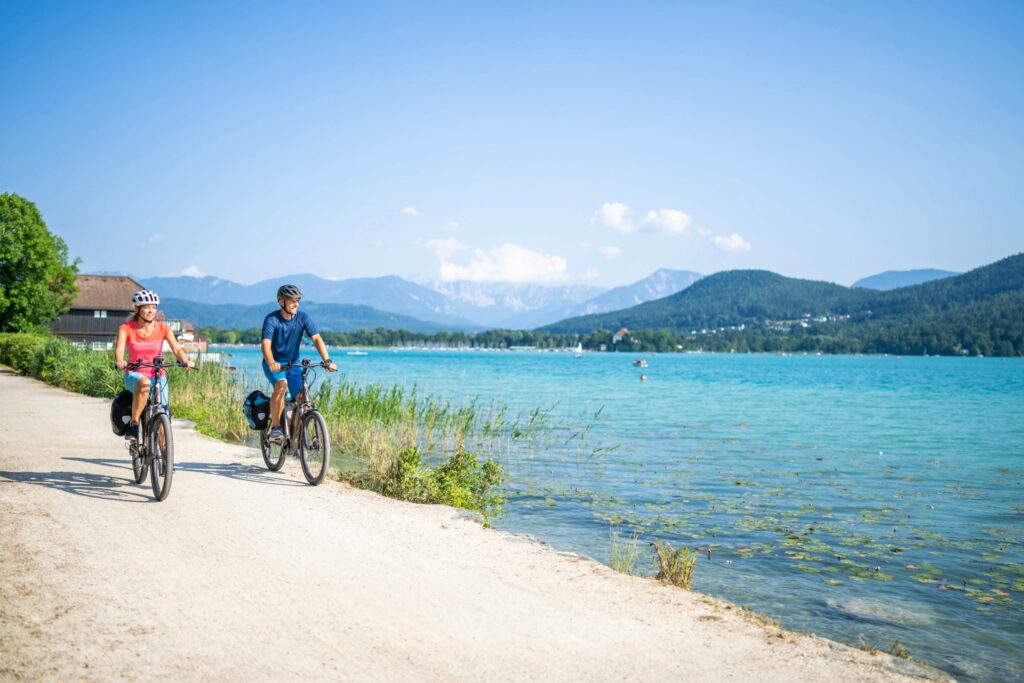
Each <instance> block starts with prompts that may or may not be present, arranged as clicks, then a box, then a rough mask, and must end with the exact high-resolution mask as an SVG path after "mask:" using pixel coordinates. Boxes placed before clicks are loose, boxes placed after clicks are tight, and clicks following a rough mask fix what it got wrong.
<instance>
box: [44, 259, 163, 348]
mask: <svg viewBox="0 0 1024 683" xmlns="http://www.w3.org/2000/svg"><path fill="white" fill-rule="evenodd" d="M75 285H76V286H77V287H78V297H77V298H76V299H75V303H73V304H71V310H69V311H68V312H67V313H64V314H62V315H61V316H60V317H59V318H57V320H55V321H54V322H53V323H52V324H51V325H50V331H51V332H53V334H55V335H57V336H58V337H64V338H65V339H68V340H69V341H71V342H72V343H74V344H75V345H76V346H81V347H85V348H90V349H92V350H94V351H105V350H107V349H112V348H114V342H115V341H116V340H117V328H118V326H119V325H120V324H121V323H123V322H124V321H125V320H126V319H127V318H128V316H129V315H131V313H132V294H134V293H135V292H137V291H139V290H140V289H145V288H144V287H143V286H142V285H141V284H139V283H138V282H136V281H135V280H133V279H132V278H130V277H126V276H123V275H77V276H75Z"/></svg>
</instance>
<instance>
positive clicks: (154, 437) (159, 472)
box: [149, 413, 174, 500]
mask: <svg viewBox="0 0 1024 683" xmlns="http://www.w3.org/2000/svg"><path fill="white" fill-rule="evenodd" d="M151 426H152V429H151V430H150V432H149V452H150V454H151V456H152V461H151V462H150V470H151V471H150V482H151V483H152V484H153V496H154V497H155V498H156V499H157V500H163V499H165V498H167V494H169V493H170V492H171V478H172V477H173V476H174V438H173V437H172V435H171V420H170V418H168V417H167V415H165V414H163V413H160V414H159V415H157V416H155V417H154V418H153V424H152V425H151Z"/></svg>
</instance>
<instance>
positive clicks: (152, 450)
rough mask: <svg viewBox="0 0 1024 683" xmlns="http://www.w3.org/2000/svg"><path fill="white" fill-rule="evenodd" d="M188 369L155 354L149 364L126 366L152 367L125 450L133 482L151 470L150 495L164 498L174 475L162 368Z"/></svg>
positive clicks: (169, 424)
mask: <svg viewBox="0 0 1024 683" xmlns="http://www.w3.org/2000/svg"><path fill="white" fill-rule="evenodd" d="M173 367H180V368H188V365H187V364H185V363H182V362H181V361H177V362H174V363H164V359H163V358H162V357H160V356H157V357H156V358H154V359H153V362H152V363H143V362H142V361H136V362H135V363H129V364H128V365H127V368H128V370H131V371H135V370H138V369H139V368H153V369H155V370H156V372H155V373H154V375H155V377H153V385H152V389H151V390H150V392H149V397H148V398H147V400H146V408H145V409H144V410H143V411H142V419H141V420H140V422H139V438H138V439H132V440H131V441H129V442H128V451H129V452H130V453H131V455H132V473H133V474H134V475H135V483H136V484H141V483H142V482H144V481H145V480H146V473H147V472H152V476H151V477H150V483H151V484H152V485H153V496H154V497H155V498H156V499H157V500H164V499H165V498H167V494H169V493H170V492H171V478H172V477H173V476H174V435H173V434H172V432H171V411H170V408H168V407H167V404H166V403H163V402H161V400H160V397H161V396H162V395H163V394H162V386H161V385H162V383H163V382H166V381H167V377H166V373H165V372H164V370H165V369H166V368H173Z"/></svg>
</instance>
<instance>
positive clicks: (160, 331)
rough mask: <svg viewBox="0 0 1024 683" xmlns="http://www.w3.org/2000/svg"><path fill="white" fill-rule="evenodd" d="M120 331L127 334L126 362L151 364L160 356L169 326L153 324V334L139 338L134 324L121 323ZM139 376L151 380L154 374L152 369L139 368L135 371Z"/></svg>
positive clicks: (159, 323)
mask: <svg viewBox="0 0 1024 683" xmlns="http://www.w3.org/2000/svg"><path fill="white" fill-rule="evenodd" d="M121 329H122V330H124V331H125V332H126V333H127V335H126V336H127V340H128V343H127V346H128V362H129V363H134V362H136V361H142V362H143V363H152V362H153V359H154V358H156V357H157V356H159V355H161V352H162V351H163V346H164V339H165V338H166V337H167V331H168V330H169V329H170V326H169V325H168V324H167V323H165V322H163V321H162V320H157V321H155V322H154V323H153V332H152V334H150V335H149V336H147V337H145V338H142V337H139V331H138V328H137V327H136V325H135V323H134V322H130V323H123V324H122V325H121ZM136 372H138V373H139V374H140V375H144V376H146V377H149V378H150V379H152V378H153V375H154V373H155V372H156V371H155V370H154V369H153V368H139V369H138V370H136Z"/></svg>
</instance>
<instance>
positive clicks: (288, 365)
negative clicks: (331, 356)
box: [280, 358, 333, 370]
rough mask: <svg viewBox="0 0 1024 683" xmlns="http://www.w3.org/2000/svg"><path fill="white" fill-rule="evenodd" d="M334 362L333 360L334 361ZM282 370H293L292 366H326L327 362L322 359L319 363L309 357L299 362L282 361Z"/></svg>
mask: <svg viewBox="0 0 1024 683" xmlns="http://www.w3.org/2000/svg"><path fill="white" fill-rule="evenodd" d="M332 363H333V361H332ZM280 365H281V369H282V370H291V369H292V368H326V367H327V363H326V362H324V361H320V362H319V363H310V362H309V359H308V358H303V359H302V361H301V362H299V363H281V364H280Z"/></svg>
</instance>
